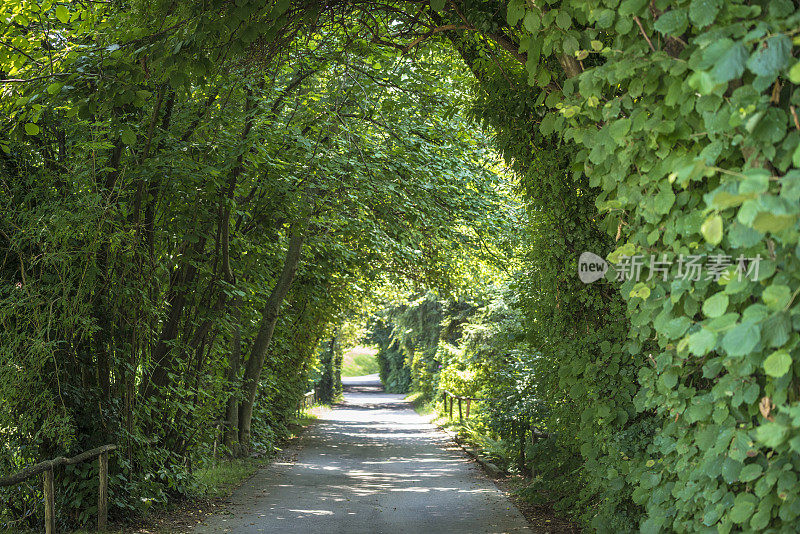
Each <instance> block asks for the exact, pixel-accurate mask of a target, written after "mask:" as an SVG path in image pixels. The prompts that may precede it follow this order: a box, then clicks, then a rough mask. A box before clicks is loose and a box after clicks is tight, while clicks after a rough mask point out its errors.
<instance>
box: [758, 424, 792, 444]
mask: <svg viewBox="0 0 800 534" xmlns="http://www.w3.org/2000/svg"><path fill="white" fill-rule="evenodd" d="M756 439H758V441H760V442H761V443H763V444H764V445H766V446H767V447H770V448H773V449H774V448H775V447H777V446H779V445H780V444H781V443H783V442H784V441H785V440H786V427H785V426H783V425H779V424H778V423H773V422H769V423H764V424H763V425H761V426H760V427H758V428H757V429H756Z"/></svg>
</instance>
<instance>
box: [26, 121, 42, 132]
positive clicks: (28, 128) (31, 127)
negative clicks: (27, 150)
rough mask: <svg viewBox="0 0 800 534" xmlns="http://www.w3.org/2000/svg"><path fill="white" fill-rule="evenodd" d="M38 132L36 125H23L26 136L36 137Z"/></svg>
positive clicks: (30, 123)
mask: <svg viewBox="0 0 800 534" xmlns="http://www.w3.org/2000/svg"><path fill="white" fill-rule="evenodd" d="M39 131H40V128H39V126H37V125H36V124H34V123H32V122H29V123H27V124H26V125H25V133H26V134H28V135H37V134H38V133H39Z"/></svg>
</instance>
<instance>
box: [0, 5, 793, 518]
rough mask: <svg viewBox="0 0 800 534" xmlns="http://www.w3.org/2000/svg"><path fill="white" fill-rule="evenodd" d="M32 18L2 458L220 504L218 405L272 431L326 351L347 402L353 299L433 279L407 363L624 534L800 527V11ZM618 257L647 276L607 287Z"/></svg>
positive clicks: (444, 8)
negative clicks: (212, 464) (535, 431)
mask: <svg viewBox="0 0 800 534" xmlns="http://www.w3.org/2000/svg"><path fill="white" fill-rule="evenodd" d="M2 9H3V12H2V16H3V17H4V19H5V20H7V21H9V23H8V24H7V25H6V26H4V27H3V28H2V30H0V31H1V32H2V35H0V71H2V72H0V74H2V76H1V77H2V78H3V80H2V82H3V83H2V86H0V91H2V103H0V108H2V112H3V116H2V121H3V131H4V132H5V134H4V137H3V138H2V139H0V158H1V159H0V172H1V173H2V181H0V187H2V198H1V199H0V202H2V206H1V207H2V214H3V215H2V218H0V242H2V243H3V245H2V246H3V247H4V248H3V254H2V255H3V258H4V259H3V262H2V264H0V270H1V271H2V279H1V280H2V281H1V282H0V283H2V286H0V299H2V300H0V323H1V324H2V331H1V332H0V432H2V435H3V438H4V443H3V448H2V449H0V471H2V472H6V471H9V470H13V469H15V468H18V467H21V466H22V465H26V464H28V463H30V462H32V461H34V460H36V459H44V458H46V457H49V456H52V455H54V454H57V453H62V452H69V451H76V450H79V449H83V448H86V447H88V446H91V445H95V444H99V443H100V442H106V441H119V442H120V443H121V444H122V445H123V447H124V449H123V454H121V455H120V456H119V458H118V460H117V463H116V464H115V466H114V469H115V471H114V472H115V476H116V477H118V478H117V479H116V481H115V484H114V487H116V488H117V490H115V495H114V500H115V506H116V507H117V508H126V507H133V506H139V503H141V502H148V500H153V499H155V500H164V499H166V498H167V496H168V495H169V494H176V493H177V494H179V493H185V492H186V491H187V486H188V485H190V484H191V476H189V472H190V471H191V468H192V466H193V465H195V464H196V463H198V462H202V461H203V459H204V458H206V457H207V455H208V452H207V451H208V449H209V446H210V443H212V442H213V440H214V430H213V429H214V425H213V423H214V422H215V421H219V420H223V421H224V424H223V425H222V426H223V427H225V429H226V430H229V432H225V436H224V442H225V446H226V447H227V448H228V449H229V450H230V451H231V452H246V451H247V450H248V449H249V448H250V447H252V446H253V442H254V441H255V442H263V443H269V442H270V441H271V440H272V439H273V436H274V434H276V433H279V431H280V428H281V425H283V424H284V423H285V421H286V419H287V417H288V414H289V413H290V412H291V411H292V409H293V407H294V406H295V405H296V401H297V399H298V398H299V395H301V394H302V392H303V391H304V389H305V388H306V386H307V385H308V381H307V377H308V376H309V375H308V373H309V372H310V371H311V368H312V367H313V366H314V365H315V361H316V360H315V355H316V354H317V353H318V352H320V351H321V354H322V355H323V358H322V363H323V368H322V369H320V370H319V371H320V376H322V377H323V380H325V381H327V382H326V385H325V387H326V388H327V391H329V393H330V396H331V397H332V396H333V395H335V393H336V391H337V387H338V379H337V375H338V372H339V368H338V366H339V365H340V364H339V363H337V362H340V356H341V346H339V347H337V335H336V328H337V327H340V326H341V325H342V323H343V321H344V318H345V315H346V314H347V313H348V312H349V311H352V309H353V308H354V307H355V306H354V305H353V304H354V303H355V302H358V301H360V300H362V299H364V298H365V297H366V296H367V295H368V294H369V293H370V291H371V290H373V289H375V288H378V287H381V286H384V287H385V286H386V285H394V286H398V287H406V285H408V286H410V287H412V291H410V292H409V294H410V295H411V296H410V297H408V298H406V299H397V298H396V299H394V300H392V301H391V302H389V303H388V305H387V307H386V309H385V310H384V311H383V312H381V313H379V314H377V318H376V320H375V325H374V328H373V329H372V334H371V336H372V340H373V341H374V342H375V343H376V344H378V345H379V347H380V353H379V362H380V366H381V376H382V378H383V379H384V381H385V382H386V384H387V386H388V387H389V388H390V389H392V390H396V391H402V390H406V389H407V388H409V387H411V388H414V389H417V390H418V391H420V392H421V394H422V395H424V396H426V397H428V398H435V397H436V395H437V392H438V391H439V390H441V389H454V390H457V391H458V392H461V393H470V394H476V395H485V396H487V397H491V398H494V399H496V402H495V403H494V404H493V407H492V408H486V409H485V410H483V412H482V414H481V423H480V424H481V425H483V426H482V427H481V431H483V432H485V433H486V434H487V435H490V436H493V437H495V438H498V439H500V440H501V441H505V442H507V443H506V445H504V446H505V447H506V448H507V449H508V451H511V452H510V453H514V454H518V455H519V460H520V462H519V463H520V464H523V465H521V467H522V468H523V470H530V471H531V472H532V473H533V474H534V478H533V480H532V482H531V486H530V489H529V495H530V496H531V498H546V499H549V500H552V501H553V502H554V503H555V505H556V506H557V507H558V508H559V509H561V510H562V511H564V512H567V513H570V514H572V515H573V517H575V518H577V519H579V520H580V521H581V522H582V523H583V524H584V525H586V526H589V527H591V528H593V529H595V530H597V531H600V532H624V531H635V530H638V529H641V530H642V531H645V532H658V531H675V532H690V531H714V532H730V531H733V530H742V531H748V530H755V531H764V530H768V529H772V531H775V532H792V531H794V530H795V525H796V524H797V521H798V516H800V492H798V484H800V482H799V481H798V475H800V428H799V427H800V417H798V413H800V412H798V410H800V408H798V391H800V390H799V389H798V373H800V371H798V366H797V365H795V360H796V359H797V358H798V356H797V351H798V349H797V343H798V340H799V339H800V336H798V334H797V329H798V327H797V325H798V309H799V308H798V307H797V304H796V302H795V301H796V296H797V293H798V292H800V281H798V276H799V275H798V273H800V269H798V267H800V266H799V265H798V261H800V260H799V259H798V258H800V254H798V252H797V251H798V250H800V248H799V245H800V243H798V240H800V232H798V216H800V204H799V203H798V200H800V185H798V184H800V172H798V170H797V168H798V167H800V120H799V119H798V116H797V112H796V109H795V108H796V106H797V105H800V93H798V90H797V88H796V84H798V83H800V66H798V65H800V63H798V61H797V58H795V55H796V50H795V46H796V44H797V43H796V42H795V41H798V39H799V38H798V36H797V26H798V23H800V12H799V11H798V9H797V7H796V6H795V4H794V3H793V2H791V1H789V0H770V1H758V0H756V1H745V0H733V1H729V2H721V1H718V0H676V1H667V0H654V1H652V2H647V1H646V0H593V1H589V2H586V1H578V0H511V1H510V2H506V1H504V0H490V1H484V0H481V1H479V0H455V1H448V2H445V1H444V0H435V1H434V0H430V1H412V0H409V1H400V0H397V1H391V0H387V1H386V2H362V1H358V0H351V1H346V0H342V1H340V2H330V3H319V2H314V1H311V0H308V1H301V2H288V1H284V0H281V1H276V2H266V3H264V2H261V3H257V2H248V1H247V0H242V1H237V2H223V1H221V0H220V1H212V2H207V3H203V4H198V3H194V2H188V3H181V4H180V6H177V7H176V6H175V5H167V3H161V2H145V1H141V2H138V1H137V2H132V3H131V4H125V5H124V6H123V5H121V4H118V3H108V4H107V3H97V2H92V3H90V4H88V7H87V6H86V5H84V4H82V3H69V4H64V3H52V2H43V3H41V4H33V3H24V4H23V3H16V2H13V3H7V4H6V5H4V6H3V8H2ZM152 21H158V27H154V26H153V24H152ZM798 42H800V41H798ZM454 54H457V55H458V56H459V57H460V62H456V61H455V60H454V59H453V58H454ZM466 72H469V73H471V76H472V78H471V79H469V78H468V77H467V76H466V74H465V73H466ZM466 114H469V115H470V116H471V118H472V119H473V120H474V121H476V122H478V123H482V124H483V125H485V126H486V127H487V129H490V130H492V131H493V132H494V134H495V135H494V137H493V139H492V141H493V144H494V148H495V150H496V152H497V153H499V154H502V156H503V158H504V160H505V164H506V165H507V166H508V168H509V169H510V170H511V172H513V174H514V175H515V176H516V177H517V180H516V183H515V184H514V185H515V186H516V191H515V192H514V194H509V193H508V192H507V191H505V190H504V188H503V187H501V186H500V185H499V184H498V181H499V178H498V177H497V175H496V174H495V173H492V172H488V171H487V168H490V167H497V166H498V162H497V161H495V159H494V158H493V156H492V152H491V151H489V150H486V149H485V147H484V146H481V145H482V144H483V143H486V142H487V138H485V137H484V136H482V135H481V133H480V132H479V129H478V128H474V127H473V126H472V125H470V124H469V123H468V122H467V119H466ZM500 174H501V175H503V173H500ZM501 191H505V192H503V193H502V194H501V193H500V192H501ZM512 199H516V200H512ZM518 202H521V203H522V204H523V206H522V208H520V207H519V206H518V205H517V203H518ZM501 204H502V205H501ZM584 251H591V252H594V253H597V254H599V255H601V256H604V257H608V258H609V259H610V260H611V261H612V262H614V263H617V264H618V267H622V266H624V265H625V264H626V262H628V263H629V262H630V260H631V257H632V256H636V255H639V256H640V258H639V259H640V260H641V261H642V264H643V267H642V269H641V276H640V278H639V279H638V280H636V279H628V280H624V281H619V282H618V281H615V280H614V274H615V271H614V270H613V269H612V270H610V271H609V274H608V275H607V276H606V278H605V279H604V280H600V281H597V282H595V283H593V284H590V285H586V284H583V283H581V282H580V281H579V280H578V278H577V275H576V271H577V261H578V256H579V255H580V254H581V253H582V252H584ZM690 255H692V256H698V255H700V256H701V258H700V260H701V263H703V264H704V267H705V269H704V270H703V271H702V272H701V273H700V274H699V275H698V276H689V277H687V276H685V274H686V268H687V263H686V261H687V258H688V257H689V256H690ZM651 256H652V257H653V258H654V259H655V261H657V262H660V263H653V264H652V267H653V268H651V263H650V258H651ZM740 257H741V258H742V260H743V261H740V260H739V258H740ZM749 258H758V261H755V260H750V259H749ZM756 266H757V267H758V272H757V273H756V272H755V270H756ZM656 267H660V268H661V270H658V269H655V268H656ZM737 269H741V270H740V271H738V272H737ZM397 292H400V291H399V290H398V291H397ZM273 332H274V335H273ZM320 342H322V344H321V345H320ZM326 343H327V345H326ZM262 364H263V365H262ZM287 370H288V371H287ZM315 376H316V375H315ZM256 399H258V402H256ZM254 408H255V409H256V410H258V411H259V412H258V415H257V416H256V417H251V415H252V410H253V409H254ZM251 419H252V420H253V425H254V428H253V429H252V430H251V429H250V427H249V425H250V421H251ZM531 426H535V427H538V428H540V429H542V430H544V431H545V432H547V433H548V437H547V438H546V439H540V440H538V441H536V442H535V443H533V442H531V441H530V439H529V436H530V433H527V434H526V431H527V429H528V428H530V427H531ZM197 429H200V430H197ZM231 429H232V431H230V430H231ZM526 436H528V437H527V438H526ZM152 437H155V440H151V438H152ZM520 445H521V446H522V447H520ZM520 449H521V450H520ZM514 451H516V452H514ZM523 453H524V461H523ZM133 465H136V466H137V467H138V468H139V469H140V470H134V469H132V466H133ZM87 469H89V468H88V467H87ZM144 472H146V473H148V475H147V476H142V475H141V473H144ZM74 475H77V474H74ZM123 477H124V478H123ZM78 479H79V477H78V476H73V474H70V475H69V476H67V477H65V478H64V479H63V485H64V486H65V488H63V490H65V491H60V492H59V494H60V495H62V496H63V499H64V500H65V505H66V506H71V507H72V508H73V515H72V518H73V520H74V522H78V523H79V522H84V521H85V520H86V517H87V514H88V507H87V506H85V505H82V504H81V503H80V499H79V498H77V495H80V494H81V492H84V491H85V488H80V487H78V486H77V482H76V480H78ZM3 498H4V499H5V500H6V502H7V503H9V504H8V505H7V506H6V509H4V510H2V511H0V514H5V517H3V516H0V517H2V519H9V518H12V517H19V516H21V515H24V514H25V510H26V508H28V507H30V506H32V503H33V502H34V501H35V495H34V493H33V492H32V491H31V490H29V489H27V488H24V487H21V488H18V489H13V490H9V491H4V493H3Z"/></svg>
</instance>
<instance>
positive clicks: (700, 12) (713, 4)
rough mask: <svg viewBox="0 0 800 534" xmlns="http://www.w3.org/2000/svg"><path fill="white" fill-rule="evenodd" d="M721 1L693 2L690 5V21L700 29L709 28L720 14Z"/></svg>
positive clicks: (704, 0) (702, 0)
mask: <svg viewBox="0 0 800 534" xmlns="http://www.w3.org/2000/svg"><path fill="white" fill-rule="evenodd" d="M720 4H721V0H692V3H691V4H689V20H691V21H692V24H694V25H695V26H697V27H698V28H704V27H705V26H708V25H709V24H711V23H712V22H714V19H715V18H717V13H719V8H720Z"/></svg>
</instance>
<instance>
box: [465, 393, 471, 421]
mask: <svg viewBox="0 0 800 534" xmlns="http://www.w3.org/2000/svg"><path fill="white" fill-rule="evenodd" d="M470 404H472V398H471V397H470V398H469V399H467V416H466V417H467V419H469V405H470Z"/></svg>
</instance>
